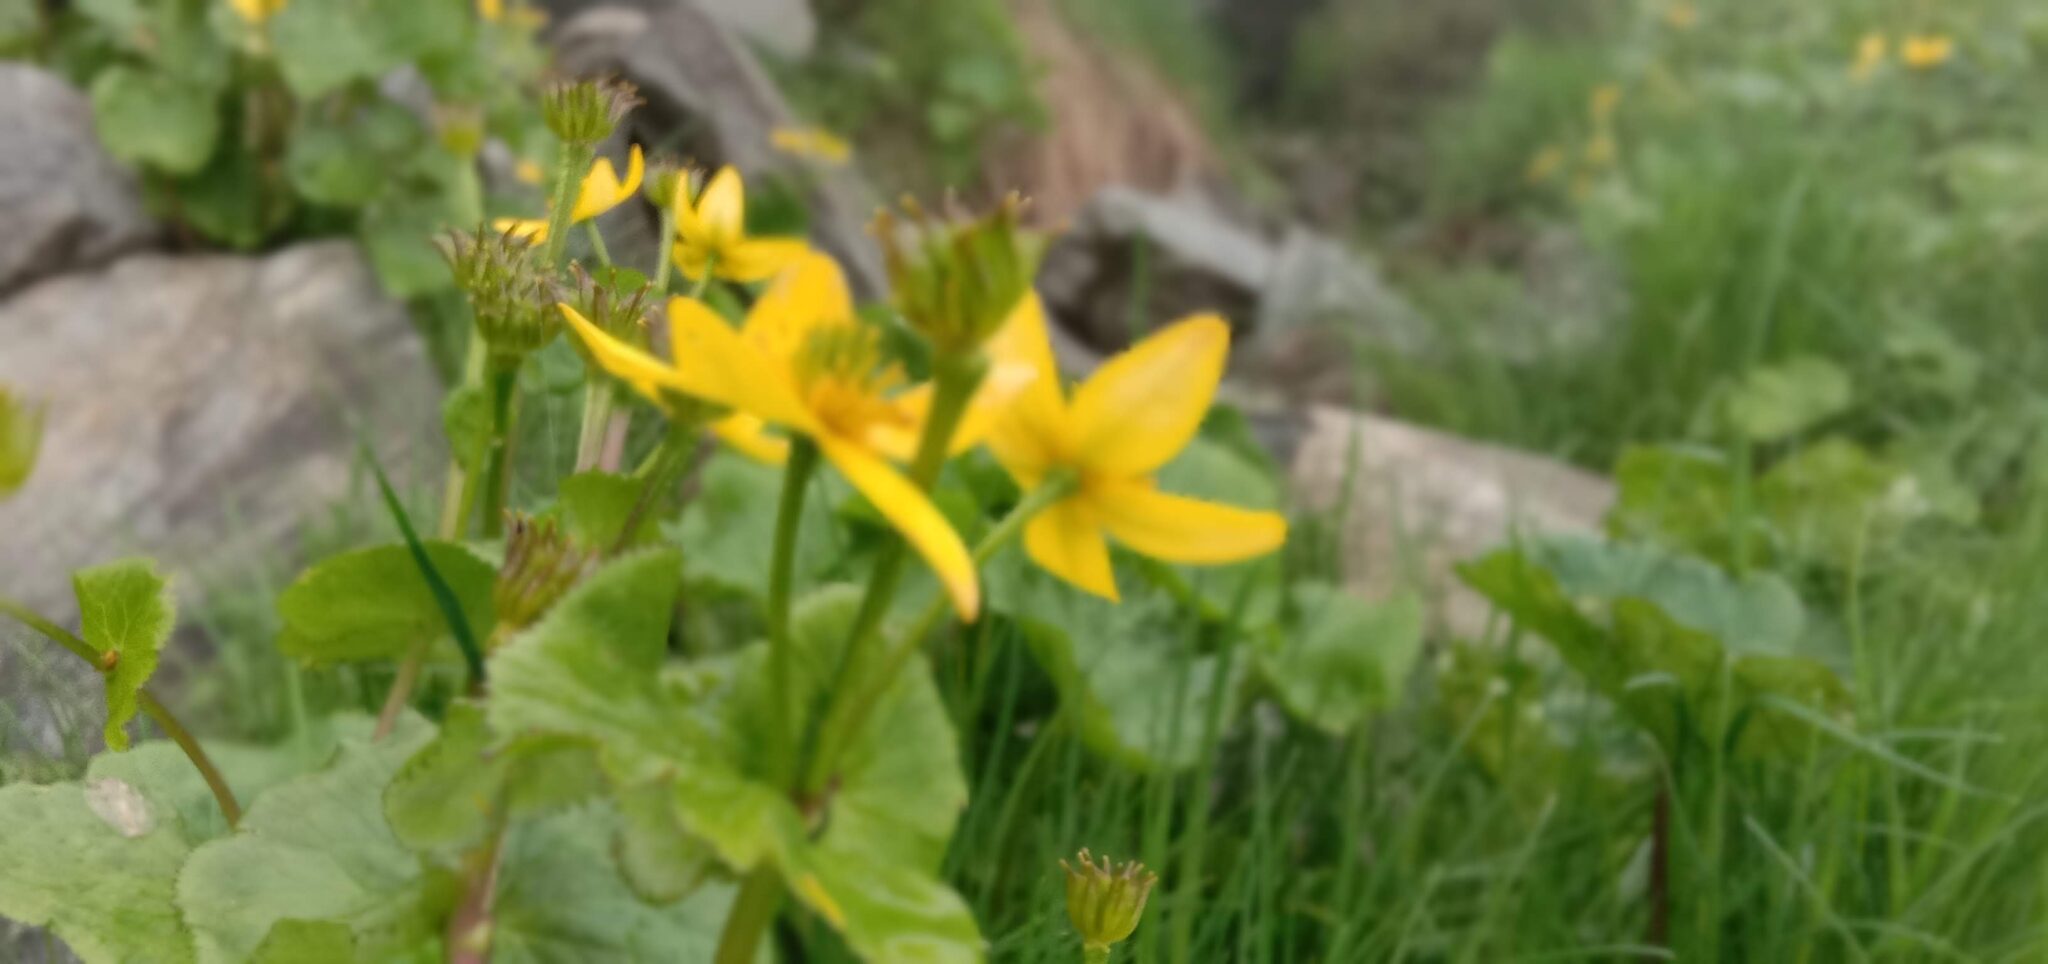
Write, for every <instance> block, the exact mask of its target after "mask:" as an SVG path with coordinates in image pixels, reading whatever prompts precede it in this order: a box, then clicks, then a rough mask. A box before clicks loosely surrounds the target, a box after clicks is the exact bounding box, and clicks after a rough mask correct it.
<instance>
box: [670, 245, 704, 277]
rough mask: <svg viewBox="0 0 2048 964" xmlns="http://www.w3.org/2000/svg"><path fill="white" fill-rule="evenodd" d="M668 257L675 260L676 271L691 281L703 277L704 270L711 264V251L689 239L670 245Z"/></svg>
mask: <svg viewBox="0 0 2048 964" xmlns="http://www.w3.org/2000/svg"><path fill="white" fill-rule="evenodd" d="M669 255H670V257H672V258H673V259H674V260H675V263H676V270H677V271H680V272H682V273H683V277H685V278H688V279H690V280H692V281H695V280H697V279H698V278H702V277H704V269H705V268H706V267H708V266H709V265H710V264H711V249H709V248H706V247H704V246H703V245H701V244H698V243H697V242H695V241H692V240H690V239H689V238H682V239H680V240H678V241H676V243H675V244H673V245H671V246H670V248H669Z"/></svg>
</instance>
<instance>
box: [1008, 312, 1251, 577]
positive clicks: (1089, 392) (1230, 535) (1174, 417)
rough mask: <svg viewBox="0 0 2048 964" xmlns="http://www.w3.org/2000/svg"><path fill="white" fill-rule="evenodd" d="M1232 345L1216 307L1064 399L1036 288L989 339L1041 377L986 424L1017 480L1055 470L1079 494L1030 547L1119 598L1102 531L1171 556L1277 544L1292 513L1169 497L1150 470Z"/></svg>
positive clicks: (1227, 558)
mask: <svg viewBox="0 0 2048 964" xmlns="http://www.w3.org/2000/svg"><path fill="white" fill-rule="evenodd" d="M1229 349H1230V327H1229V326H1228V325H1226V324H1224V323H1223V319H1221V318H1218V317H1216V316H1214V315H1198V316H1195V317H1192V318H1187V319H1184V320H1182V321H1179V322H1176V323H1174V324H1173V325H1171V326H1168V327H1167V328H1165V329H1162V330H1160V331H1159V332H1158V333H1156V334H1154V335H1152V336H1150V337H1148V338H1146V339H1145V340H1144V341H1141V342H1139V343H1138V344H1136V345H1134V346H1132V347H1131V349H1130V350H1129V351H1126V352H1124V353H1123V354H1121V355H1118V356H1116V357H1115V358H1112V359H1110V360H1109V361H1108V362H1106V363H1105V364H1104V365H1103V366H1102V368H1101V369H1099V370H1097V371H1096V372H1095V374H1094V375H1093V376H1091V377H1090V378H1089V379H1088V380H1087V381H1086V382H1084V383H1082V385H1081V386H1080V388H1078V389H1077V390H1076V391H1075V392H1074V395H1073V397H1072V399H1068V398H1067V397H1065V395H1064V393H1063V392H1062V391H1061V390H1060V386H1059V381H1058V375H1057V370H1056V369H1055V368H1054V367H1053V357H1052V344H1051V342H1050V341H1049V340H1048V339H1047V335H1046V330H1045V313H1044V309H1043V307H1042V306H1040V304H1039V302H1038V298H1037V296H1036V295H1030V296H1027V297H1026V298H1025V301H1024V304H1023V305H1021V306H1019V308H1018V318H1017V320H1016V321H1015V322H1013V323H1012V324H1010V325H1007V326H1005V328H1004V329H1003V331H1001V332H1000V333H998V334H997V335H996V337H995V339H994V340H993V341H992V342H991V344H990V346H989V354H990V355H991V356H992V357H994V358H997V359H1002V360H1011V359H1014V360H1016V361H1019V362H1022V363H1024V364H1026V365H1029V366H1030V367H1031V369H1032V370H1033V371H1034V372H1036V373H1037V374H1036V377H1035V378H1032V379H1030V380H1029V381H1027V382H1025V383H1024V384H1023V385H1022V387H1021V388H1020V389H1019V390H1018V392H1017V396H1016V399H1015V401H1013V402H1012V403H1011V404H1010V405H1009V407H1008V410H1007V411H1006V412H1005V413H1004V415H1003V416H1002V417H1000V418H999V419H997V421H996V423H995V425H994V426H993V428H992V430H991V432H990V433H989V440H988V441H989V448H990V449H991V450H993V451H994V452H995V456H996V459H997V461H999V462H1001V463H1002V464H1003V468H1004V469H1006V470H1008V471H1009V473H1010V475H1011V476H1012V477H1013V478H1015V479H1016V480H1017V484H1018V485H1021V486H1023V487H1024V488H1025V489H1027V490H1029V489H1035V488H1037V487H1038V486H1039V485H1040V484H1042V483H1043V482H1044V481H1045V480H1046V478H1047V477H1048V476H1049V475H1051V474H1052V473H1053V472H1055V471H1064V472H1070V473H1072V474H1073V475H1074V477H1075V479H1076V487H1075V489H1074V491H1073V493H1072V494H1071V495H1069V496H1067V497H1066V498H1064V499H1061V500H1060V501H1058V502H1055V503H1053V504H1052V505H1051V506H1049V507H1047V508H1046V509H1045V510H1043V511H1042V512H1040V513H1039V514H1038V515H1037V516H1036V517H1034V518H1033V519H1032V520H1031V522H1030V523H1029V524H1028V525H1027V526H1026V527H1025V530H1024V549H1025V551H1026V552H1027V553H1028V554H1029V555H1030V556H1031V558H1032V560H1033V561H1034V562H1037V563H1038V564H1039V565H1041V566H1044V567H1045V568H1046V569H1047V570H1049V571H1051V572H1052V573H1053V574H1054V575H1056V576H1058V577H1060V578H1061V579H1064V580H1066V581H1067V582H1070V583H1072V584H1074V585H1075V586H1078V587H1080V588H1081V589H1084V590H1087V591H1088V592H1091V593H1094V594H1096V595H1098V596H1102V597H1105V598H1108V599H1115V598H1117V591H1116V578H1115V576H1114V575H1113V574H1112V572H1111V570H1110V564H1109V544H1108V542H1107V541H1105V539H1104V536H1105V535H1107V536H1110V537H1113V538H1115V539H1116V540H1117V541H1118V542H1121V543H1123V544H1124V545H1126V546H1128V547H1130V548H1131V549H1134V550H1136V551H1138V552H1140V553H1143V554H1144V555H1147V556H1151V557H1153V558H1155V559H1162V560H1165V561H1168V562H1181V563H1198V564H1201V563H1211V564H1213V563H1225V562H1236V561H1239V560H1242V559H1249V558H1252V557H1254V556H1259V555H1263V554H1265V553H1268V552H1271V551H1273V550H1274V549H1277V548H1279V546H1280V544H1281V543H1282V542H1284V541H1285V540H1286V538H1287V520H1286V519H1284V518H1282V517H1281V516H1280V515H1279V514H1277V513H1273V512H1259V511H1253V510H1249V509H1240V508H1236V507H1234V506H1226V505H1219V504H1216V503H1213V502H1207V501H1204V500H1201V499H1192V498H1188V497H1186V496H1179V495H1169V494H1167V493H1164V492H1161V491H1159V490H1158V489H1157V488H1155V487H1154V485H1153V480H1152V475H1153V473H1155V472H1157V471H1158V470H1159V468H1160V467H1161V466H1163V465H1165V464H1166V463H1167V462H1168V461H1170V460H1171V459H1172V458H1173V457H1174V456H1175V455H1177V454H1179V452H1180V450H1181V449H1182V448H1184V447H1186V445H1187V444H1188V442H1189V441H1191V440H1192V439H1193V438H1194V436H1195V431H1196V430H1197V429H1198V428H1200V426H1201V423H1202V417H1203V415H1204V414H1205V413H1207V412H1208V409H1209V401H1210V399H1211V398H1212V397H1214V395H1215V394H1216V383H1217V382H1218V381H1219V380H1221V379H1222V377H1223V360H1224V356H1225V355H1226V354H1228V352H1229Z"/></svg>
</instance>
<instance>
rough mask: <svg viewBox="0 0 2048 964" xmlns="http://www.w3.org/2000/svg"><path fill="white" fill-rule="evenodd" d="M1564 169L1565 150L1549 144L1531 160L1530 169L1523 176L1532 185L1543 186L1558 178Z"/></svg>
mask: <svg viewBox="0 0 2048 964" xmlns="http://www.w3.org/2000/svg"><path fill="white" fill-rule="evenodd" d="M1563 168H1564V148H1562V147H1559V146H1557V145H1556V144H1549V145H1545V146H1544V148H1543V149H1542V150H1540V151H1537V152H1536V154H1535V155H1534V156H1533V157H1530V158H1529V168H1528V170H1526V171H1525V172H1523V174H1522V176H1523V177H1524V178H1526V179H1527V180H1528V182H1529V183H1531V184H1541V183H1543V182H1545V181H1548V180H1550V179H1551V178H1553V177H1556V176H1557V172H1558V171H1560V170H1562V169H1563Z"/></svg>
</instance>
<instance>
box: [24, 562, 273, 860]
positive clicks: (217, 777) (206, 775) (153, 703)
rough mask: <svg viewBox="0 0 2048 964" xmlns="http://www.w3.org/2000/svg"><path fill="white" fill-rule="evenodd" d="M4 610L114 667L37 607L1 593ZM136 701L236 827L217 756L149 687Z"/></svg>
mask: <svg viewBox="0 0 2048 964" xmlns="http://www.w3.org/2000/svg"><path fill="white" fill-rule="evenodd" d="M0 613H6V614H7V615H9V616H12V617H14V618H15V619H16V620H17V621H19V622H20V623H21V624H22V625H24V626H27V627H28V628H30V629H33V630H35V631H36V632H38V633H41V634H43V636H45V637H46V638H48V639H49V640H50V641H51V642H53V643H56V644H57V645H59V646H62V647H64V648H65V649H68V650H70V651H71V653H72V655H74V656H77V657H78V658H79V659H82V660H85V662H86V665H88V666H91V667H92V668H93V669H95V670H98V671H99V672H100V673H101V674H103V675H104V674H105V673H107V672H109V671H110V670H111V669H112V667H111V666H110V665H109V663H108V662H107V655H108V654H105V653H101V652H100V651H98V650H96V649H94V648H93V646H92V644H91V643H88V642H86V641H85V640H83V639H80V638H78V636H77V634H75V633H73V632H71V631H70V630H68V629H65V628H64V627H62V626H59V625H57V624H56V623H53V622H51V621H49V620H47V619H44V618H43V617H42V615H41V614H40V613H37V612H36V611H35V610H33V609H30V608H28V607H27V606H24V605H22V604H20V603H18V602H15V601H14V600H12V599H8V598H7V597H5V596H0ZM136 702H137V703H138V704H140V705H141V707H142V712H144V713H147V714H148V715H149V718H150V719H152V720H155V721H156V725H157V726H158V727H160V728H161V729H162V730H163V731H164V735H165V736H168V737H170V738H171V742H172V743H176V744H177V745H178V749H180V750H183V751H184V752H185V759H187V760H190V761H192V768H193V769H195V770H198V771H199V778H200V779H202V780H204V781H206V789H208V790H209V791H212V793H213V802H214V803H215V804H217V805H218V806H219V807H220V814H221V816H222V817H225V818H227V822H228V829H230V830H233V829H234V828H235V827H236V825H238V824H240V823H241V822H242V806H241V804H239V803H236V802H235V793H234V791H233V790H230V789H229V788H228V781H227V778H225V777H223V776H221V773H220V768H218V767H216V766H214V765H213V758H212V757H210V756H207V755H206V750H205V748H204V747H201V746H200V745H199V741H198V740H196V739H193V738H192V731H190V730H187V729H185V725H184V724H183V723H180V722H178V718H177V717H176V716H174V715H172V714H171V711H170V708H169V707H166V706H164V704H163V701H162V700H159V699H157V698H156V694H154V693H151V692H150V691H149V690H147V689H143V690H140V691H138V692H137V693H136Z"/></svg>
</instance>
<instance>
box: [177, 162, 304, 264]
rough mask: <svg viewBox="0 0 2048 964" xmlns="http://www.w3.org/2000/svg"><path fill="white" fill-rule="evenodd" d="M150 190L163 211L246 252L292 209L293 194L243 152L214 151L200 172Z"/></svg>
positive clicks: (259, 242)
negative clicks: (291, 195)
mask: <svg viewBox="0 0 2048 964" xmlns="http://www.w3.org/2000/svg"><path fill="white" fill-rule="evenodd" d="M151 194H152V197H153V202H154V206H155V207H156V208H157V209H158V210H159V211H162V212H164V213H166V214H168V215H175V216H176V217H178V218H181V219H183V220H184V221H185V223H187V224H190V225H191V226H192V227H193V228H194V229H196V230H198V231H199V233H201V234H203V235H205V236H206V237H208V238H211V239H213V240H215V241H219V242H221V243H223V244H227V245H229V246H232V247H236V248H242V249H244V250H247V249H252V248H256V247H258V246H260V245H261V244H262V243H263V241H264V240H265V238H266V237H268V236H269V234H270V232H271V231H274V230H276V229H277V228H279V227H281V226H283V225H284V223H285V220H286V218H288V217H289V216H290V215H291V212H292V204H291V198H290V196H289V195H288V192H287V191H286V190H285V185H284V184H283V183H281V182H280V181H279V180H278V178H277V175H276V174H275V172H274V171H272V170H271V169H270V168H268V167H265V166H263V164H262V162H259V160H258V159H257V157H256V155H254V154H251V153H250V152H248V151H242V150H219V151H215V152H214V153H213V159H212V160H211V161H209V162H208V163H207V165H206V167H205V168H204V169H202V170H200V171H199V173H197V174H195V175H192V176H190V177H188V178H185V179H184V180H182V181H178V182H174V183H170V184H164V185H151Z"/></svg>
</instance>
